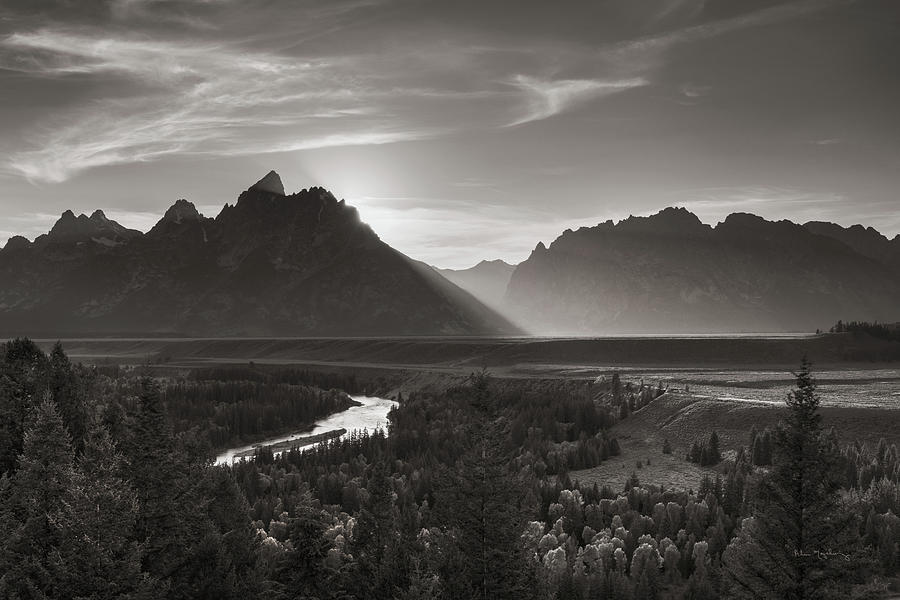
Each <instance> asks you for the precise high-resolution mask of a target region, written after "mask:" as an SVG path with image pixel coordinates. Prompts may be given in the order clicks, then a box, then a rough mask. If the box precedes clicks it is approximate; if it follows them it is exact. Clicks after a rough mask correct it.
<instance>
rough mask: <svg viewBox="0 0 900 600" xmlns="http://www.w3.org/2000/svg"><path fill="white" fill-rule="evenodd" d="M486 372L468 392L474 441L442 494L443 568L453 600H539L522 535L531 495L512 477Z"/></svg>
mask: <svg viewBox="0 0 900 600" xmlns="http://www.w3.org/2000/svg"><path fill="white" fill-rule="evenodd" d="M488 384H489V382H488V376H487V374H486V373H484V372H482V373H481V374H479V375H475V376H473V377H472V379H471V386H470V387H469V388H468V389H467V390H465V393H467V394H468V396H469V399H470V406H469V413H470V415H471V420H470V422H469V427H470V442H469V445H468V448H467V450H466V452H465V453H464V454H463V456H462V457H461V459H460V460H459V462H458V463H457V465H455V468H454V469H453V471H452V472H451V473H450V474H449V476H448V478H447V479H448V481H447V482H446V484H445V485H444V486H443V489H441V490H439V491H438V493H437V494H436V495H437V502H436V504H435V512H436V513H438V515H439V516H440V517H441V519H440V521H441V522H443V523H446V524H447V525H448V536H447V544H446V545H445V548H443V551H444V552H445V556H446V557H447V560H445V561H444V563H443V564H442V565H441V567H440V568H439V573H440V575H441V579H442V583H443V585H444V592H445V593H446V594H447V595H448V596H449V597H451V598H462V597H470V598H473V599H485V600H486V599H488V598H523V599H527V598H530V597H534V594H535V592H536V580H535V574H534V571H533V569H532V567H531V565H530V564H529V562H528V559H527V555H526V553H525V549H524V545H523V544H522V541H521V535H522V532H523V531H524V530H525V524H526V522H527V520H528V519H527V516H528V507H527V506H526V499H527V498H528V490H527V486H526V485H525V482H523V481H520V480H519V478H518V475H516V474H514V473H510V471H509V466H508V465H509V461H510V457H511V454H512V449H511V447H510V444H509V432H508V430H507V429H508V428H507V427H505V424H504V423H503V422H502V421H501V420H499V419H498V418H497V411H496V407H495V406H494V405H493V398H492V397H491V393H490V390H489V385H488Z"/></svg>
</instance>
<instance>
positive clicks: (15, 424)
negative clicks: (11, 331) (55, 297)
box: [0, 338, 47, 474]
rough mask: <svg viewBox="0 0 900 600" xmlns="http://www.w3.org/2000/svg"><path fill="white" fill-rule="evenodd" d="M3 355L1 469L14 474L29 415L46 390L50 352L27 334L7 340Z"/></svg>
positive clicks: (0, 375)
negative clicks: (47, 352)
mask: <svg viewBox="0 0 900 600" xmlns="http://www.w3.org/2000/svg"><path fill="white" fill-rule="evenodd" d="M0 356H2V360H0V473H10V474H12V472H13V471H14V470H15V469H16V461H17V459H18V456H19V454H21V453H22V445H23V441H24V435H25V427H26V417H27V415H28V413H29V411H30V410H31V408H32V407H34V406H36V405H37V404H38V403H40V401H41V400H42V399H43V397H44V394H45V392H46V390H47V356H46V355H45V354H44V352H43V351H42V350H41V349H40V348H39V347H38V346H37V344H35V343H34V342H32V341H31V340H29V339H27V338H24V339H20V338H16V339H14V340H10V341H8V342H6V343H5V344H3V345H2V346H0Z"/></svg>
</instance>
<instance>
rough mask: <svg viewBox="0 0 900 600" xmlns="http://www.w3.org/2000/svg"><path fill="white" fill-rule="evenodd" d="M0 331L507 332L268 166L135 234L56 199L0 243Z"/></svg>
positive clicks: (319, 191)
mask: <svg viewBox="0 0 900 600" xmlns="http://www.w3.org/2000/svg"><path fill="white" fill-rule="evenodd" d="M0 328H2V330H3V331H4V332H6V333H7V334H10V335H14V334H16V333H28V334H30V335H34V334H35V333H39V332H44V333H47V334H51V335H54V336H64V335H69V334H73V335H74V334H116V333H128V334H154V335H155V334H181V335H193V336H237V335H259V336H307V335H316V336H364V335H365V336H367V335H499V334H516V333H519V330H518V329H516V328H515V327H514V326H513V325H512V324H511V323H510V322H509V321H507V320H506V319H505V318H503V317H501V316H500V315H499V314H497V313H496V312H495V311H493V310H492V309H490V308H487V307H486V306H485V305H483V304H482V303H481V302H479V301H478V300H476V299H475V298H474V297H473V296H472V295H470V294H469V293H467V292H465V291H463V290H462V289H460V288H459V287H457V286H456V285H454V284H452V283H450V282H449V281H447V280H445V279H444V278H442V277H441V276H440V275H438V274H437V273H435V272H434V271H433V270H432V269H431V268H429V267H427V266H426V265H424V264H422V263H418V262H416V261H414V260H412V259H410V258H408V257H407V256H405V255H403V254H402V253H400V252H398V251H397V250H395V249H393V248H391V247H390V246H389V245H387V244H386V243H384V242H383V241H381V240H380V239H379V237H378V236H377V235H376V234H375V232H373V231H372V229H371V228H370V227H369V226H368V225H366V224H365V223H364V222H362V221H361V220H360V218H359V214H358V213H357V211H356V209H355V208H354V207H352V206H349V205H347V204H346V203H345V202H344V201H343V200H337V199H336V198H335V197H334V196H333V195H332V194H331V193H330V192H328V191H327V190H325V189H323V188H318V187H313V188H310V189H306V190H303V191H301V192H299V193H296V194H291V195H285V193H284V187H283V185H282V183H281V178H280V177H279V176H278V174H277V173H275V172H274V171H272V172H269V173H268V174H267V175H266V176H265V177H263V178H262V179H261V180H259V181H258V182H257V183H255V184H254V185H252V186H250V187H249V188H248V189H247V190H246V191H244V192H243V193H241V194H240V196H239V197H238V200H237V202H236V203H235V204H233V205H231V204H226V205H225V206H224V208H223V209H222V211H221V212H220V213H219V214H218V215H217V216H216V217H215V218H210V217H205V216H203V215H201V214H200V213H199V212H198V211H197V210H196V208H195V207H194V205H193V204H192V203H190V202H188V201H187V200H179V201H177V202H176V203H175V204H174V205H173V206H172V207H171V208H169V209H168V210H167V211H166V213H165V215H164V216H163V217H162V219H160V221H159V222H158V223H157V224H156V225H155V226H154V227H153V228H152V229H151V230H150V231H149V232H147V233H146V234H142V233H141V232H137V231H134V230H129V229H126V228H124V227H122V226H121V225H119V224H118V223H115V222H113V221H110V220H108V219H107V218H106V217H105V216H104V215H103V213H102V212H99V211H98V212H97V213H94V215H92V216H91V217H86V216H84V215H81V216H79V217H76V216H75V215H74V213H72V212H71V211H66V212H65V213H64V214H63V215H62V216H61V217H60V219H59V221H58V222H57V223H56V225H54V227H53V229H52V230H51V232H50V233H48V234H46V235H43V236H40V237H39V238H37V239H36V240H35V241H34V242H33V243H31V242H28V241H27V240H25V239H24V238H19V237H16V238H13V239H11V240H10V242H9V243H8V244H7V245H6V246H5V247H4V248H3V250H0Z"/></svg>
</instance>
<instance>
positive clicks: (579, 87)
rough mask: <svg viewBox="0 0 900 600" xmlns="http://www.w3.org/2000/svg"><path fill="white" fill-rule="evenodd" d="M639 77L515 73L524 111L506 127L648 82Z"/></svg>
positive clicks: (547, 116) (551, 114)
mask: <svg viewBox="0 0 900 600" xmlns="http://www.w3.org/2000/svg"><path fill="white" fill-rule="evenodd" d="M648 83H649V81H647V80H646V79H644V78H642V77H637V78H634V79H623V80H618V81H603V80H598V79H557V80H542V79H537V78H535V77H529V76H526V75H518V76H517V77H516V78H515V79H514V80H513V81H512V85H514V86H515V87H517V88H519V89H520V90H522V91H524V92H525V99H526V101H527V111H526V112H525V114H524V115H523V116H521V117H519V118H517V119H516V120H515V121H513V122H512V123H509V125H508V126H509V127H512V126H515V125H522V124H524V123H531V122H533V121H541V120H543V119H547V118H550V117H552V116H555V115H558V114H560V113H562V112H565V111H568V110H571V109H572V108H574V107H576V106H578V105H580V104H584V103H586V102H589V101H591V100H595V99H597V98H601V97H604V96H609V95H611V94H615V93H617V92H623V91H626V90H630V89H632V88H636V87H640V86H644V85H647V84H648Z"/></svg>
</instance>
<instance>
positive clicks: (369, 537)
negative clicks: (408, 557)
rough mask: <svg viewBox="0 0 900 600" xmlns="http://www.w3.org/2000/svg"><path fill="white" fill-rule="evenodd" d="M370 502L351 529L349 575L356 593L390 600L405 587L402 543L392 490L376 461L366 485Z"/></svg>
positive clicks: (386, 476) (380, 463) (387, 478)
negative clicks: (353, 568) (351, 570)
mask: <svg viewBox="0 0 900 600" xmlns="http://www.w3.org/2000/svg"><path fill="white" fill-rule="evenodd" d="M367 491H368V492H369V501H368V503H367V506H366V507H365V508H364V509H362V510H361V511H360V513H359V517H358V518H357V520H356V525H355V526H354V528H353V543H352V545H351V554H353V557H354V558H355V559H356V571H355V573H354V575H353V577H352V578H351V579H352V581H353V583H354V584H355V585H356V587H358V589H357V596H358V597H365V598H376V599H381V598H385V599H389V598H393V597H394V595H395V590H396V589H398V588H400V589H402V588H404V587H406V586H405V585H404V582H403V581H402V577H403V569H400V568H398V567H399V564H398V563H399V562H400V561H399V559H400V555H401V543H400V539H399V535H398V534H399V532H398V528H397V521H396V516H395V514H394V499H393V495H394V491H393V489H392V487H391V479H390V477H389V476H388V475H387V473H386V469H385V466H384V463H383V462H378V463H376V464H375V466H374V468H373V470H372V474H371V476H370V477H369V482H368V486H367Z"/></svg>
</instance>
